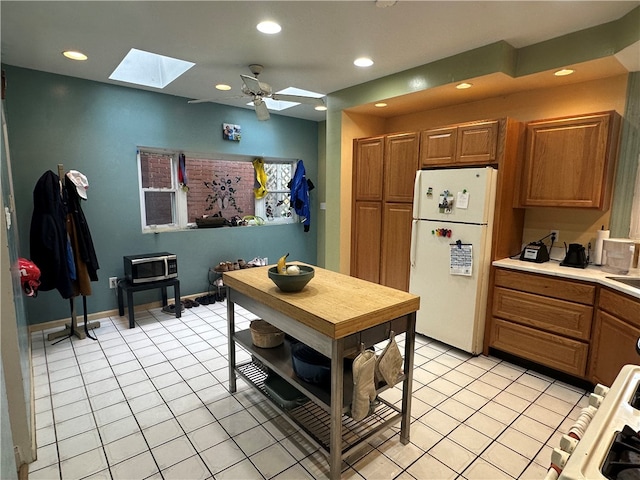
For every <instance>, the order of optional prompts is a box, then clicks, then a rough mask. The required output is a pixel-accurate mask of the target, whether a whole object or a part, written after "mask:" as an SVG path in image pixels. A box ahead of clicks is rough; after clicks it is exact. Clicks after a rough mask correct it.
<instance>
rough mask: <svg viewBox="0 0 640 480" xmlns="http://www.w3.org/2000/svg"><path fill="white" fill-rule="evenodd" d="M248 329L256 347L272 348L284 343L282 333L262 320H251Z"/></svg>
mask: <svg viewBox="0 0 640 480" xmlns="http://www.w3.org/2000/svg"><path fill="white" fill-rule="evenodd" d="M249 329H250V330H251V341H252V342H253V344H254V345H255V346H256V347H260V348H274V347H279V346H280V345H282V344H283V343H284V332H283V331H282V330H280V329H278V328H276V327H274V326H273V325H271V324H270V323H267V322H265V321H264V320H253V321H252V322H251V325H250V326H249Z"/></svg>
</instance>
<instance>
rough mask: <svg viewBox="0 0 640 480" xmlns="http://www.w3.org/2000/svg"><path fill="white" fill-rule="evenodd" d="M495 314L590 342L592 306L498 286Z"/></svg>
mask: <svg viewBox="0 0 640 480" xmlns="http://www.w3.org/2000/svg"><path fill="white" fill-rule="evenodd" d="M493 315H494V316H496V317H500V318H504V319H507V320H512V321H514V322H517V323H520V324H523V325H527V326H530V327H535V328H540V329H543V330H546V331H548V332H554V333H558V334H560V335H566V336H569V337H573V338H576V339H579V340H586V341H588V340H589V337H590V335H591V319H592V318H593V307H589V306H587V305H580V304H577V303H572V302H567V301H565V300H558V299H555V298H545V297H540V296H539V295H533V294H531V293H525V292H518V291H515V290H509V289H506V288H500V287H496V288H495V289H494V294H493Z"/></svg>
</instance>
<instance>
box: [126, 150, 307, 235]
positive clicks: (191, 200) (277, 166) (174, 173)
mask: <svg viewBox="0 0 640 480" xmlns="http://www.w3.org/2000/svg"><path fill="white" fill-rule="evenodd" d="M252 160H253V158H252V157H237V158H233V159H226V158H225V159H213V158H207V157H206V156H203V155H190V154H187V155H185V158H184V169H185V173H186V180H187V182H186V185H185V184H180V183H179V180H178V179H179V175H178V169H179V168H180V154H179V153H178V152H168V151H164V150H154V149H141V150H140V151H139V153H138V171H139V179H140V205H141V209H140V210H141V216H142V230H143V231H144V232H151V231H158V230H177V229H182V228H190V227H194V226H195V224H196V219H198V218H202V217H204V216H218V217H224V218H226V219H227V220H230V219H232V218H234V217H240V218H242V217H246V216H258V217H261V218H262V219H264V220H265V223H266V224H282V223H293V222H296V221H297V216H296V215H295V212H294V211H293V210H292V209H291V208H290V188H289V182H290V181H291V179H292V178H293V174H294V172H295V165H296V161H295V160H285V159H277V160H275V159H269V160H265V164H264V168H265V173H266V175H267V190H268V192H269V193H267V195H265V197H263V198H262V199H256V198H255V195H254V193H253V188H254V186H255V185H254V183H255V172H254V169H253V164H252Z"/></svg>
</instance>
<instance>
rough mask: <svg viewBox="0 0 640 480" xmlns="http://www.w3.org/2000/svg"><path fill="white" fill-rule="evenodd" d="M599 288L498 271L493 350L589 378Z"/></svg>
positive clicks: (494, 297)
mask: <svg viewBox="0 0 640 480" xmlns="http://www.w3.org/2000/svg"><path fill="white" fill-rule="evenodd" d="M595 292H596V286H595V285H591V284H587V283H584V282H577V281H573V280H566V279H560V278H556V277H549V276H545V275H537V274H531V273H524V272H518V271H513V270H505V269H497V270H496V271H495V275H494V289H493V297H492V302H491V313H492V317H491V328H490V333H489V346H490V347H492V348H495V349H498V350H502V351H504V352H507V353H510V354H513V355H516V356H518V357H521V358H524V359H526V360H530V361H532V362H536V363H538V364H540V365H544V366H547V367H550V368H553V369H556V370H559V371H561V372H565V373H568V374H570V375H574V376H577V377H581V378H585V376H586V373H587V360H588V354H589V340H590V338H591V324H592V319H593V304H594V299H595Z"/></svg>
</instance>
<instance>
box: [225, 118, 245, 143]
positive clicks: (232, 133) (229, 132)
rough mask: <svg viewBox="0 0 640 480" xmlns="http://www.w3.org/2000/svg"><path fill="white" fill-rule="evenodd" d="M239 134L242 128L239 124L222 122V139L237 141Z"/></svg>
mask: <svg viewBox="0 0 640 480" xmlns="http://www.w3.org/2000/svg"><path fill="white" fill-rule="evenodd" d="M241 134H242V128H241V127H240V125H233V124H231V123H223V124H222V138H223V139H224V140H230V141H232V142H239V141H240V137H241Z"/></svg>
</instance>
